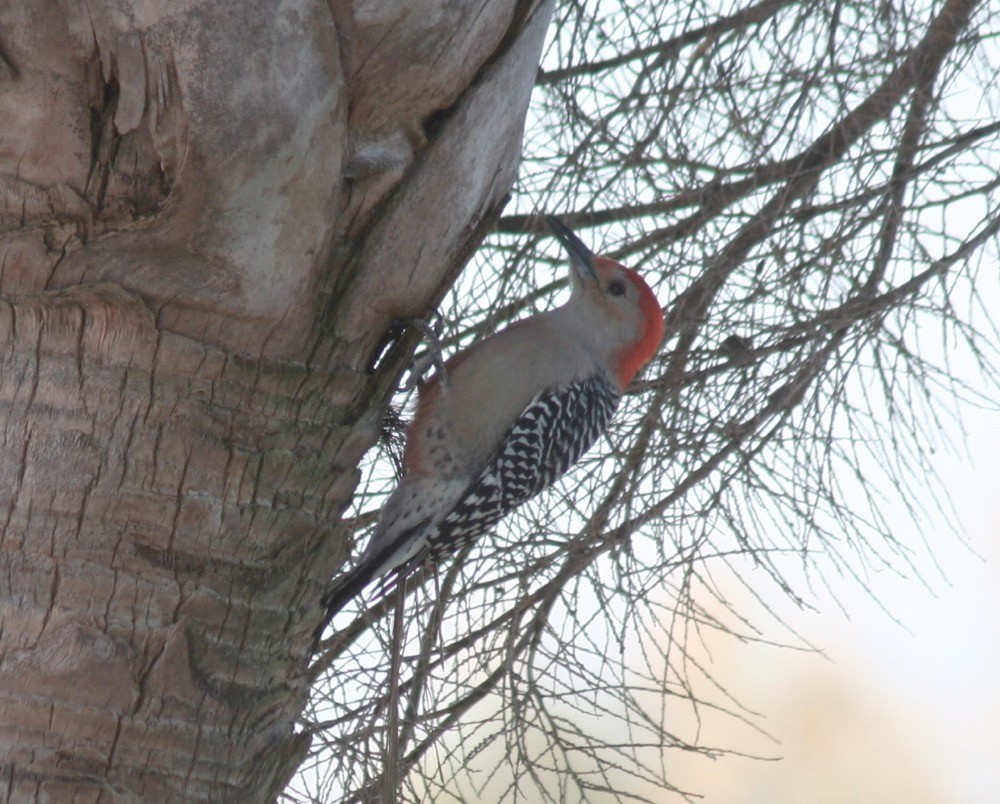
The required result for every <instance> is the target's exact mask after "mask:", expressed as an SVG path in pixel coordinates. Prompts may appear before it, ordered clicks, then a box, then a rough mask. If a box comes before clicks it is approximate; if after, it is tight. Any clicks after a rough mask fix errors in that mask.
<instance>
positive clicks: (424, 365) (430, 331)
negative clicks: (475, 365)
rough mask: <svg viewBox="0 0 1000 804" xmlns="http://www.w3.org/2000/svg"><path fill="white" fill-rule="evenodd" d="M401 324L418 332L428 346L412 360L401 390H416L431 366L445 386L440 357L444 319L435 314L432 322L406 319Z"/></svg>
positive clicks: (445, 375) (445, 373)
mask: <svg viewBox="0 0 1000 804" xmlns="http://www.w3.org/2000/svg"><path fill="white" fill-rule="evenodd" d="M402 323H403V324H405V325H406V326H408V327H413V328H414V329H418V330H420V332H421V333H422V334H423V336H424V341H426V342H427V344H428V345H429V346H430V349H429V350H428V351H426V352H424V353H423V354H420V355H417V356H416V357H414V358H413V364H412V365H411V366H410V373H409V376H408V377H407V378H406V382H405V383H403V390H404V391H412V390H413V389H414V388H416V387H417V383H419V382H420V381H421V380H422V379H423V377H424V375H425V374H426V373H427V369H429V368H430V367H431V366H434V368H435V370H436V371H437V373H438V376H440V377H441V382H442V383H443V384H444V385H447V384H448V372H447V370H446V369H445V367H444V357H442V355H441V332H442V330H443V329H444V319H442V318H441V316H440V315H437V314H435V315H434V318H433V322H431V321H425V320H424V319H423V318H406V319H403V321H402Z"/></svg>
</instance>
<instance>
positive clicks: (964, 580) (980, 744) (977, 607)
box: [673, 411, 1000, 804]
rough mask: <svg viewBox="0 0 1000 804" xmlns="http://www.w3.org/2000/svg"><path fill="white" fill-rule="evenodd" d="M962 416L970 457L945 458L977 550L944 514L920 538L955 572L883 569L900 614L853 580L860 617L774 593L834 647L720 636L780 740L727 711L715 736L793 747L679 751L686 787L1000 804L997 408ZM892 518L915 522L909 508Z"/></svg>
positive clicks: (726, 793) (745, 801) (849, 800)
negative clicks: (907, 577)
mask: <svg viewBox="0 0 1000 804" xmlns="http://www.w3.org/2000/svg"><path fill="white" fill-rule="evenodd" d="M966 427H967V430H968V432H969V435H970V439H969V441H970V449H971V452H972V455H971V458H972V462H970V461H969V460H966V459H964V458H961V457H956V456H953V455H947V454H944V453H939V454H938V456H937V458H936V464H937V470H938V472H939V473H940V475H941V477H942V479H943V480H944V484H945V486H946V487H947V489H948V491H949V493H950V495H951V497H952V501H953V502H954V505H955V508H956V509H957V511H958V513H959V517H960V519H961V521H962V524H963V526H964V528H965V529H966V533H967V536H968V539H969V542H970V545H971V547H972V548H973V549H975V550H976V551H978V552H979V553H980V554H981V556H982V558H980V557H977V556H976V555H974V554H973V553H972V551H971V550H970V549H969V548H967V547H966V546H964V545H963V544H962V543H961V542H960V541H959V539H958V538H956V537H955V536H954V535H953V534H952V533H950V532H949V531H948V530H947V528H946V527H944V526H943V525H942V526H940V527H939V528H937V529H936V532H934V533H928V534H925V535H927V537H928V540H929V541H930V542H931V543H932V544H933V546H934V552H935V556H936V558H937V560H938V563H939V564H940V566H941V568H942V570H943V571H944V572H945V573H946V575H947V578H948V581H947V582H945V581H941V580H938V579H936V578H935V577H934V576H935V573H934V571H933V568H932V567H928V570H929V571H928V572H927V575H928V576H929V577H930V578H931V580H930V585H931V586H932V587H933V591H928V590H927V588H926V587H924V586H922V585H921V584H920V583H918V582H916V581H912V580H911V581H904V580H901V579H899V578H896V577H891V576H889V575H888V574H886V575H885V576H884V577H878V578H876V579H875V580H874V581H873V589H874V591H875V592H876V593H877V594H878V595H879V597H880V599H881V600H882V601H883V602H884V604H885V605H886V606H887V607H888V608H889V609H890V610H891V611H892V613H893V615H894V616H895V617H896V618H897V619H898V620H899V621H900V623H901V624H897V623H896V622H893V621H892V619H891V618H890V617H888V616H887V615H886V614H885V613H884V612H883V611H881V610H880V609H879V608H878V607H877V606H876V605H875V603H874V602H873V601H872V600H870V599H869V598H867V597H866V596H865V594H864V593H863V592H862V591H861V590H859V589H857V588H856V587H855V586H854V585H853V584H851V583H849V582H846V581H845V582H844V583H843V584H841V585H840V586H839V588H838V589H837V592H838V597H839V598H840V599H841V602H842V603H843V604H844V605H845V608H846V609H847V610H848V614H849V615H850V618H851V619H849V620H848V619H847V618H846V617H845V616H844V615H843V614H841V613H840V612H839V611H838V610H837V607H836V606H835V605H832V604H831V605H822V606H821V613H820V614H815V613H805V612H800V611H798V610H796V609H795V608H794V607H792V606H790V605H789V604H788V603H787V601H784V600H781V599H778V598H776V599H775V600H773V601H772V602H773V604H774V605H775V606H776V607H778V608H779V610H780V611H781V612H782V613H783V614H784V616H785V617H786V618H787V621H788V622H789V624H791V625H793V626H794V627H796V628H797V629H798V630H799V631H800V632H801V633H802V634H803V636H805V637H806V638H807V639H809V640H810V641H811V642H812V643H813V644H814V645H816V646H817V647H818V648H820V649H821V650H823V651H824V652H825V654H826V656H825V657H823V656H820V655H817V654H806V653H800V652H796V651H790V650H783V649H778V648H775V649H770V648H767V647H764V646H761V645H742V644H739V643H737V642H735V640H732V639H720V640H719V642H718V644H717V645H713V646H712V659H713V664H712V667H713V670H714V671H715V672H717V673H718V677H720V680H722V681H723V682H724V683H727V684H729V685H730V689H731V691H733V692H735V693H736V694H737V695H738V697H739V698H740V699H741V700H742V701H743V702H744V703H745V704H746V705H747V706H749V707H751V708H753V709H755V710H756V711H758V712H759V713H760V714H761V715H763V719H762V720H761V723H762V725H763V727H764V728H766V729H767V730H768V731H769V732H770V733H771V734H772V735H773V736H774V737H775V738H776V739H777V740H779V741H780V744H775V743H774V742H772V741H769V740H767V739H765V738H763V737H757V736H755V735H753V734H751V733H749V732H748V731H747V730H746V729H737V728H736V727H735V724H733V723H731V722H720V723H718V724H717V730H716V729H711V730H707V731H706V732H705V733H704V738H705V740H706V742H710V743H713V744H716V745H719V744H721V745H725V746H727V747H732V748H734V749H739V750H743V751H746V752H748V753H757V754H762V755H767V756H775V757H782V759H781V760H780V761H776V762H761V761H756V760H748V759H743V758H740V757H732V756H728V757H723V758H721V759H719V760H715V761H712V760H708V759H704V758H701V757H694V756H691V757H678V758H677V760H676V762H675V764H674V769H675V776H674V778H673V781H674V782H675V783H677V784H679V785H680V786H682V787H683V788H685V789H687V790H689V791H691V792H697V793H702V794H704V795H705V799H704V800H705V801H706V802H708V803H709V804H758V803H760V804H764V803H765V802H766V804H785V803H786V802H787V803H788V804H791V803H792V802H795V804H801V803H803V802H809V804H876V803H877V804H886V803H894V802H907V804H996V802H998V801H1000V414H997V413H991V412H986V411H968V415H967V417H966ZM893 520H894V521H897V522H899V523H900V525H899V526H900V527H901V528H909V529H911V530H912V529H913V527H914V526H913V525H912V523H910V522H909V520H908V518H907V516H906V514H905V511H900V512H899V513H898V514H897V515H895V516H891V517H890V521H893ZM901 535H902V534H901ZM915 540H916V539H915V538H911V539H907V540H906V541H908V542H910V543H912V542H913V541H915ZM949 584H950V585H949ZM734 589H735V586H734ZM745 605H746V606H748V607H750V610H752V608H753V607H754V606H755V605H759V604H755V603H754V602H753V601H751V600H747V601H746V603H745ZM903 626H905V628H904V627H903Z"/></svg>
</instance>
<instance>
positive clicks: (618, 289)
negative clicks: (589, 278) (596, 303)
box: [608, 279, 625, 296]
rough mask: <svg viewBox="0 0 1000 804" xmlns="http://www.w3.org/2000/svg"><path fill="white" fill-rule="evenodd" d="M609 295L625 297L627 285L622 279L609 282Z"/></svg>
mask: <svg viewBox="0 0 1000 804" xmlns="http://www.w3.org/2000/svg"><path fill="white" fill-rule="evenodd" d="M608 293H610V294H611V295H612V296H624V295H625V283H624V282H623V281H622V280H621V279H612V280H611V281H610V282H608Z"/></svg>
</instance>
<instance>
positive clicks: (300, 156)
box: [0, 0, 551, 802]
mask: <svg viewBox="0 0 1000 804" xmlns="http://www.w3.org/2000/svg"><path fill="white" fill-rule="evenodd" d="M417 5H419V6H420V7H419V8H416V6H417ZM454 5H455V4H453V3H448V2H445V0H424V1H423V2H421V3H419V4H415V3H398V2H396V0H385V1H384V2H383V3H381V4H378V3H375V4H373V3H360V2H359V3H349V2H337V1H336V0H334V2H331V3H330V4H329V6H326V5H323V4H316V3H307V2H304V0H289V1H288V2H272V1H271V0H239V2H236V1H235V0H233V1H232V2H225V1H224V0H205V2H200V3H198V2H187V3H171V4H163V5H162V7H161V6H160V4H147V3H138V2H118V3H111V2H98V3H88V4H76V3H69V2H58V1H57V0H30V2H25V3H7V4H4V5H3V6H0V126H2V129H0V293H2V294H3V296H2V300H0V406H2V411H3V412H2V417H3V418H2V435H3V442H2V447H0V528H2V530H0V534H2V535H0V544H2V552H0V791H3V794H4V795H6V798H7V799H9V800H11V801H34V800H44V801H53V802H60V801H98V800H100V801H112V800H116V801H132V800H142V801H162V800H179V799H193V800H199V799H200V800H212V801H223V800H233V801H257V800H260V801H267V800H272V799H273V798H274V797H275V795H276V794H277V793H278V792H279V791H280V790H281V788H282V786H283V785H284V783H285V781H286V779H287V778H288V776H289V775H290V774H291V773H292V771H293V770H294V768H295V767H296V765H297V764H298V762H299V761H300V760H301V758H302V757H303V755H304V753H305V751H306V749H307V747H308V737H307V736H306V735H303V734H301V733H297V732H296V729H295V721H296V718H297V716H298V715H299V713H300V712H301V709H302V707H303V704H304V701H305V699H306V696H307V693H308V685H307V682H306V680H305V673H304V671H305V667H306V662H307V659H308V657H307V654H306V651H307V646H308V643H309V635H310V632H311V631H312V629H313V627H314V626H315V625H316V623H317V622H318V620H319V616H320V610H319V607H318V602H319V598H320V595H321V593H322V591H323V589H324V586H325V584H326V582H327V580H328V579H329V577H330V576H331V575H332V574H333V573H334V572H335V570H336V568H337V567H338V566H339V565H340V564H341V563H342V562H343V561H344V560H345V559H346V558H347V556H348V552H349V550H350V548H351V545H350V544H349V542H348V539H347V538H346V530H344V529H342V528H340V527H339V526H338V522H339V517H340V515H341V513H342V512H343V510H344V508H345V507H346V506H347V504H348V502H349V500H350V497H351V494H352V491H353V488H354V484H355V482H356V476H357V475H356V466H357V464H358V462H359V460H360V458H361V457H362V455H363V454H364V452H365V450H367V449H368V448H369V447H370V446H371V445H372V443H373V442H374V440H375V438H376V437H377V434H378V431H379V423H380V418H381V413H382V411H383V409H384V405H385V403H386V401H387V399H388V397H389V395H390V393H391V391H392V389H393V387H394V386H395V383H396V379H397V377H398V374H399V372H400V371H401V369H402V367H403V366H404V364H405V362H406V360H407V356H408V352H409V349H410V348H412V339H409V338H408V339H406V340H404V341H402V342H400V343H398V344H396V345H395V346H394V347H393V348H392V349H390V350H389V352H388V354H387V356H386V358H385V359H384V360H382V361H381V362H380V364H379V368H378V370H377V371H375V372H369V371H367V367H368V366H369V364H370V363H371V362H372V361H373V359H374V357H375V355H376V353H377V351H378V349H379V347H380V345H381V344H382V343H384V341H385V339H386V333H387V332H388V331H389V329H390V328H391V325H392V323H393V320H394V319H395V318H397V317H401V316H413V315H422V314H424V313H425V312H426V311H427V310H429V309H431V308H432V307H433V306H434V305H435V304H436V302H437V300H438V299H439V298H440V296H441V294H442V293H443V292H444V291H445V289H446V288H447V286H448V284H449V282H450V281H451V280H452V279H453V278H454V277H455V275H456V274H457V273H458V271H459V270H460V269H461V267H462V265H463V264H464V262H465V261H466V259H467V258H468V256H469V255H470V254H471V252H472V251H473V250H474V249H475V247H476V246H477V244H478V242H479V240H480V239H481V237H482V235H483V233H484V231H485V230H486V228H487V227H488V226H489V225H490V223H491V222H492V220H493V219H494V217H495V215H496V213H497V211H498V210H499V208H500V207H501V206H502V204H503V202H504V199H505V197H506V196H507V193H508V192H509V190H510V187H511V185H512V182H513V178H514V174H515V169H516V164H517V159H518V154H519V152H520V140H521V133H522V124H523V119H524V114H525V110H526V108H527V103H528V98H529V95H530V91H531V86H532V83H533V80H534V76H535V71H536V67H537V63H538V57H539V53H540V50H541V45H542V40H543V37H544V33H545V29H546V26H547V23H548V18H549V15H550V13H551V4H550V2H548V1H547V0H546V1H545V2H541V3H535V2H516V0H506V1H504V0H496V2H491V3H489V4H486V6H485V8H480V7H478V6H476V7H472V6H471V5H470V7H468V8H466V7H465V6H464V5H462V6H460V7H458V8H455V7H454Z"/></svg>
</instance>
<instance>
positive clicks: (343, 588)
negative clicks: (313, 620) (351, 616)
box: [309, 561, 374, 653]
mask: <svg viewBox="0 0 1000 804" xmlns="http://www.w3.org/2000/svg"><path fill="white" fill-rule="evenodd" d="M373 569H374V568H373V567H372V566H371V564H370V563H369V562H367V561H364V562H362V563H361V564H359V565H358V566H356V567H355V568H354V569H352V570H350V571H349V572H347V573H345V574H344V575H343V576H341V577H340V578H338V579H337V583H336V585H334V586H333V587H332V588H331V589H330V591H328V592H327V593H326V594H325V595H323V599H322V601H320V605H321V606H322V607H323V609H324V613H323V621H322V622H321V623H320V624H319V625H318V626H316V630H315V631H313V639H312V647H311V648H310V649H309V652H310V653H315V652H316V649H317V648H318V647H319V641H320V639H322V637H323V632H324V631H325V630H326V627H327V626H328V625H329V624H330V621H331V620H333V618H334V617H336V616H337V613H338V612H339V611H340V610H341V609H342V608H344V605H345V604H346V603H347V601H348V600H350V599H351V598H353V597H354V596H355V595H357V594H359V593H360V592H361V590H362V589H364V588H365V587H366V586H367V585H368V582H369V581H371V580H372V577H373V572H372V570H373Z"/></svg>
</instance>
